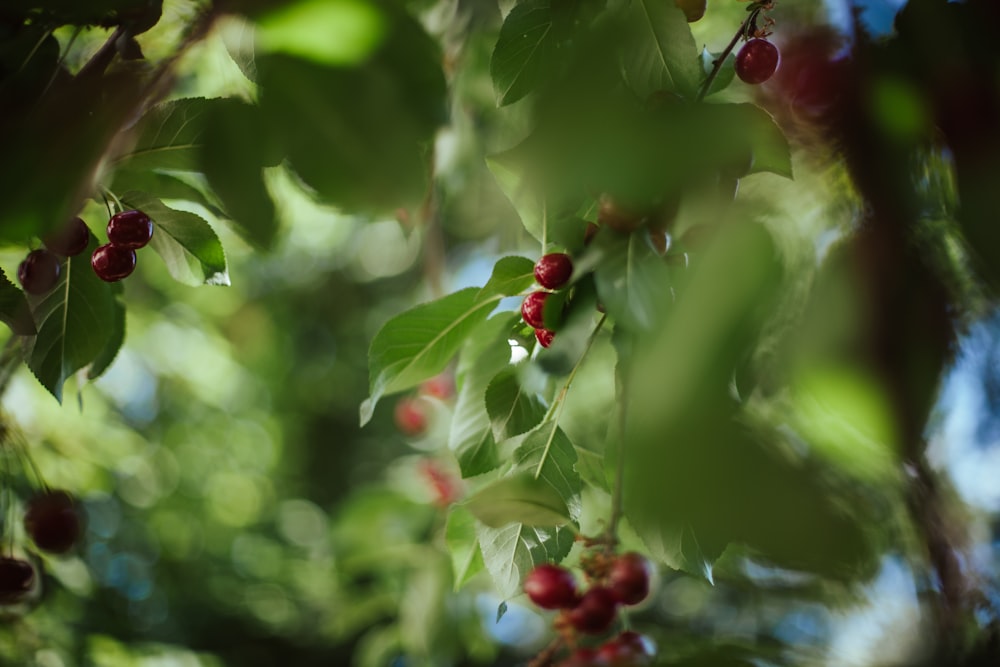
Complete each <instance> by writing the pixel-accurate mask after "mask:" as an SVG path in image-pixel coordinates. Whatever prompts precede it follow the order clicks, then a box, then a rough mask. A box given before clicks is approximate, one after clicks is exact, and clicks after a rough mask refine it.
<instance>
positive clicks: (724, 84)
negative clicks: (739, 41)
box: [701, 48, 736, 97]
mask: <svg viewBox="0 0 1000 667" xmlns="http://www.w3.org/2000/svg"><path fill="white" fill-rule="evenodd" d="M720 55H721V53H712V52H711V51H709V50H708V49H707V48H703V49H702V50H701V69H702V80H704V79H707V78H708V75H709V74H710V73H711V72H712V70H713V69H714V68H715V61H716V60H717V59H718V57H719V56H720ZM735 77H736V56H735V55H734V54H733V53H730V54H729V55H728V56H726V62H724V63H722V67H720V68H719V73H718V74H716V75H715V79H714V80H713V81H712V85H710V86H709V87H708V91H707V92H706V93H705V97H708V96H709V95H714V94H715V93H718V92H720V91H723V90H725V89H726V88H728V87H729V84H731V83H732V82H733V79H734V78H735Z"/></svg>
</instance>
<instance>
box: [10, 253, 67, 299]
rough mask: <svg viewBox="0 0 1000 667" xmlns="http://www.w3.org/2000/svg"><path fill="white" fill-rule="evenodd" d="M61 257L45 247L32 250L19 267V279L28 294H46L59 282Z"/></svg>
mask: <svg viewBox="0 0 1000 667" xmlns="http://www.w3.org/2000/svg"><path fill="white" fill-rule="evenodd" d="M61 270H62V267H61V266H60V264H59V258H58V257H56V256H55V255H53V254H52V253H51V252H49V251H48V250H45V249H44V248H39V249H38V250H32V251H31V252H29V253H28V256H27V257H25V258H24V261H23V262H21V264H20V265H19V266H18V267H17V280H18V282H20V283H21V287H23V288H24V291H25V292H27V293H28V294H36V295H37V294H45V293H46V292H48V291H49V290H51V289H52V288H53V287H55V286H56V283H58V282H59V273H60V272H61Z"/></svg>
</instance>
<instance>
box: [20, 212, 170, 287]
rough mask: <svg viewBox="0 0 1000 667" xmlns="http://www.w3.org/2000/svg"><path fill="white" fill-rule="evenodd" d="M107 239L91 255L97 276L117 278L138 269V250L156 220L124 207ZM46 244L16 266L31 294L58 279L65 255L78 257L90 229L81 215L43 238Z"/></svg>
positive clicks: (111, 223)
mask: <svg viewBox="0 0 1000 667" xmlns="http://www.w3.org/2000/svg"><path fill="white" fill-rule="evenodd" d="M107 232H108V243H106V244H105V245H102V246H100V247H98V248H97V249H96V250H94V254H93V255H91V258H90V265H91V267H93V269H94V273H96V274H97V277H98V278H100V279H101V280H104V281H106V282H116V281H118V280H121V279H122V278H125V277H127V276H129V275H131V273H132V272H133V271H134V270H135V261H136V258H135V251H136V250H137V249H139V248H141V247H143V246H145V245H146V244H147V243H149V240H150V239H151V238H153V221H152V220H150V218H149V216H148V215H146V214H145V213H143V212H142V211H138V210H128V211H121V212H120V213H116V214H115V215H113V216H111V219H110V220H109V221H108V228H107ZM42 244H43V245H44V246H45V247H43V248H38V249H36V250H32V251H31V252H29V253H28V256H27V257H25V258H24V261H22V262H21V264H20V265H19V266H18V267H17V279H18V281H19V282H20V283H21V287H23V288H24V291H25V292H27V293H28V294H34V295H42V294H46V293H48V292H49V291H50V290H52V288H54V287H55V286H56V284H57V283H58V282H59V275H60V274H61V273H62V260H61V258H63V257H75V256H76V255H79V254H80V253H82V252H83V251H84V250H86V248H87V246H88V245H89V244H90V230H89V229H88V228H87V224H86V223H85V222H84V221H83V220H82V219H81V218H79V217H76V218H73V219H72V220H70V221H69V222H68V223H67V224H65V225H64V226H63V227H61V228H60V229H58V230H56V231H55V232H53V233H52V234H49V235H48V236H45V237H44V238H43V239H42Z"/></svg>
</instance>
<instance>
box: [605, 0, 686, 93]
mask: <svg viewBox="0 0 1000 667" xmlns="http://www.w3.org/2000/svg"><path fill="white" fill-rule="evenodd" d="M624 18H625V22H626V28H627V31H628V32H627V37H626V38H624V39H622V42H621V43H622V69H623V73H624V76H625V80H626V81H627V82H628V84H629V86H630V87H631V88H632V90H633V91H634V92H635V93H636V94H637V95H638V96H639V98H640V99H646V98H647V97H648V96H649V95H650V94H651V93H653V92H654V91H657V90H672V91H674V92H677V93H680V94H681V95H684V96H686V97H693V96H694V94H695V92H696V91H697V88H698V83H699V82H700V81H701V79H702V74H701V65H700V64H699V62H698V48H697V46H696V44H695V41H694V36H693V35H692V34H691V28H690V27H689V26H688V23H687V19H685V18H684V12H682V11H681V10H680V9H678V8H677V7H676V6H675V5H674V3H673V2H666V1H664V0H633V1H632V2H631V3H630V5H629V7H628V9H627V10H626V11H625V16H624Z"/></svg>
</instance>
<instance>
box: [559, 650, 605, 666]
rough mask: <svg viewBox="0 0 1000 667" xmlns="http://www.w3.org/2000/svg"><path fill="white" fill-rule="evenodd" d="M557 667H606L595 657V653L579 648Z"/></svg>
mask: <svg viewBox="0 0 1000 667" xmlns="http://www.w3.org/2000/svg"><path fill="white" fill-rule="evenodd" d="M558 667H607V665H605V664H604V663H603V662H602V661H601V659H600V658H598V656H597V651H595V650H594V649H592V648H587V647H586V646H581V647H580V648H578V649H576V650H575V651H573V652H572V653H570V654H569V657H567V658H566V659H565V660H563V661H562V662H560V663H559V665H558Z"/></svg>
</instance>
